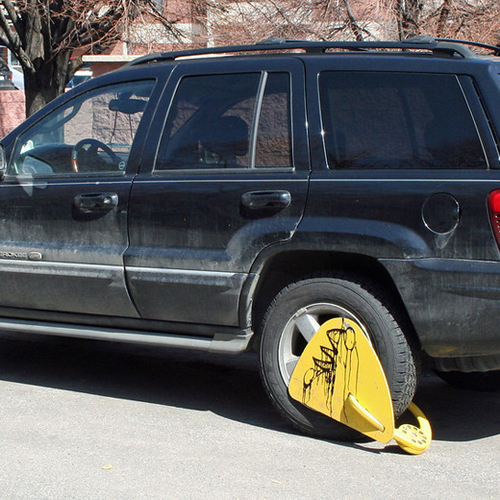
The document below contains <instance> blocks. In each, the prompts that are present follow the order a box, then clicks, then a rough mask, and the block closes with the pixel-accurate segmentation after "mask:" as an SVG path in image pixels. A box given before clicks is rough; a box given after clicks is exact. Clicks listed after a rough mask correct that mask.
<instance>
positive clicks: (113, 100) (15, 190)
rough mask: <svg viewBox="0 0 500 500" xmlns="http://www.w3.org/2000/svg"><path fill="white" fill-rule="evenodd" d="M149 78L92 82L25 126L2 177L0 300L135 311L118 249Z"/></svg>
mask: <svg viewBox="0 0 500 500" xmlns="http://www.w3.org/2000/svg"><path fill="white" fill-rule="evenodd" d="M153 87H154V81H152V80H144V81H142V80H141V81H126V82H121V83H114V84H110V85H106V86H103V87H98V88H94V89H93V90H92V89H91V90H88V91H87V92H85V93H83V94H82V93H81V94H79V95H76V96H75V97H74V98H73V99H70V100H67V99H64V98H63V99H62V101H63V103H62V104H61V105H60V106H58V107H56V108H55V109H54V108H52V111H50V112H49V113H48V114H46V115H45V116H43V117H42V118H41V119H39V120H38V121H36V122H35V123H34V124H33V125H32V126H31V127H29V128H27V129H26V128H25V129H24V130H23V129H21V132H20V133H19V135H18V137H17V138H16V142H15V145H14V148H13V151H12V154H11V161H10V164H9V169H8V172H7V175H6V176H5V178H4V179H3V180H2V182H1V183H0V217H1V221H2V222H1V224H0V306H3V307H14V308H23V309H32V310H39V311H57V312H71V313H84V314H99V315H111V316H137V311H136V310H135V308H134V307H133V305H132V303H131V301H130V299H129V296H128V293H127V290H126V286H125V280H124V269H123V253H124V251H125V249H126V248H127V246H128V235H127V211H128V201H129V193H130V187H131V183H132V179H133V177H134V175H135V173H136V171H137V163H138V161H137V155H138V149H137V148H136V146H135V144H134V137H135V136H136V132H137V130H138V128H139V127H140V123H141V117H142V115H143V113H144V110H145V108H146V105H147V103H148V99H149V96H150V95H151V92H152V90H153ZM87 88H88V87H87ZM34 314H35V315H36V313H34ZM32 315H33V314H32Z"/></svg>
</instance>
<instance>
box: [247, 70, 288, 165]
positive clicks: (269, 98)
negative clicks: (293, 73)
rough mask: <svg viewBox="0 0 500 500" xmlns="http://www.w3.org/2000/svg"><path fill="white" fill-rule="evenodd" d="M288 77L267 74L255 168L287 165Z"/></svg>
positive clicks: (279, 74)
mask: <svg viewBox="0 0 500 500" xmlns="http://www.w3.org/2000/svg"><path fill="white" fill-rule="evenodd" d="M290 122H291V120H290V76H289V74H288V73H270V74H269V75H268V76H267V82H266V87H265V92H264V96H263V99H262V107H261V112H260V118H259V127H258V132H257V142H256V149H255V166H256V167H290V166H291V165H292V158H291V156H292V154H291V140H290V129H291V123H290Z"/></svg>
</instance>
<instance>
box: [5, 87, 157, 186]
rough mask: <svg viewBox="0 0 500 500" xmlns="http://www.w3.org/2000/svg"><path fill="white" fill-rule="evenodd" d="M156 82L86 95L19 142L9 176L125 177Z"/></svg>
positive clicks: (21, 137) (46, 119)
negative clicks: (131, 150) (135, 138)
mask: <svg viewBox="0 0 500 500" xmlns="http://www.w3.org/2000/svg"><path fill="white" fill-rule="evenodd" d="M153 86H154V82H152V81H143V82H129V83H122V84H118V85H111V86H109V87H105V88H100V89H97V90H93V91H91V92H88V93H86V94H83V95H80V96H77V97H75V98H74V99H72V100H71V101H69V102H67V103H66V104H64V105H63V106H61V107H59V108H57V109H55V110H54V111H52V112H51V113H49V114H48V115H47V116H45V117H44V118H42V120H40V121H39V122H38V123H36V124H35V125H34V126H33V127H31V128H30V129H29V130H27V131H26V132H24V133H23V134H22V135H21V136H20V137H19V139H18V141H17V144H16V149H15V152H14V155H13V157H12V161H11V164H10V166H9V173H11V174H19V175H43V176H47V175H49V176H50V175H58V174H86V173H96V172H99V173H106V174H122V173H123V171H124V170H125V168H126V165H127V160H128V156H129V153H130V149H131V147H132V143H133V141H134V137H135V133H136V131H137V128H138V126H139V122H140V120H141V117H142V114H143V112H144V109H145V107H146V104H147V102H148V99H149V96H150V95H151V92H152V90H153Z"/></svg>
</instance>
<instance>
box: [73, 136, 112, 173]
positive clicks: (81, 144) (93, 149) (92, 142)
mask: <svg viewBox="0 0 500 500" xmlns="http://www.w3.org/2000/svg"><path fill="white" fill-rule="evenodd" d="M85 146H90V147H89V148H88V153H90V154H91V155H94V156H96V157H97V151H98V150H99V149H102V150H103V151H104V152H105V153H106V154H107V155H108V156H109V157H110V158H111V161H112V162H114V163H116V164H117V165H118V163H120V161H121V158H120V157H119V156H118V155H117V154H116V153H115V152H114V151H113V150H112V149H111V148H110V147H109V146H108V145H106V144H104V143H103V142H101V141H98V140H97V139H91V138H88V139H82V140H81V141H78V142H77V143H76V144H75V145H74V146H73V150H72V151H71V168H72V170H73V172H76V173H78V172H79V171H80V165H79V163H78V156H79V155H80V153H81V152H82V150H83V149H85Z"/></svg>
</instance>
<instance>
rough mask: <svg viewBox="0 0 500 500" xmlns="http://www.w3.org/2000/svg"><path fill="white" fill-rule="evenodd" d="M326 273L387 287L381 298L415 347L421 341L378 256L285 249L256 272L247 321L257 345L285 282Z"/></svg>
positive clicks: (394, 285) (285, 284)
mask: <svg viewBox="0 0 500 500" xmlns="http://www.w3.org/2000/svg"><path fill="white" fill-rule="evenodd" d="M318 274H325V275H332V276H334V275H337V276H349V277H351V278H352V279H354V280H357V281H360V282H362V283H365V284H370V283H373V284H374V285H375V284H376V285H378V288H379V289H380V288H382V289H383V290H384V296H383V297H381V299H382V300H383V301H384V303H386V305H387V304H389V305H390V308H391V310H392V312H393V313H394V314H395V315H397V317H398V319H399V321H400V322H401V324H403V325H404V328H405V334H406V335H407V337H408V341H409V342H411V343H412V344H413V347H417V346H418V347H419V341H418V337H417V334H416V332H415V329H414V327H413V324H412V322H411V319H410V317H409V315H408V312H407V310H406V307H405V305H404V303H403V300H402V298H401V295H400V293H399V291H398V288H397V286H396V284H395V282H394V280H393V278H392V276H391V275H390V273H389V272H388V271H387V269H386V268H385V267H384V266H383V265H382V264H381V263H380V262H379V261H378V260H377V259H375V258H373V257H370V256H367V255H362V254H353V253H343V252H321V251H296V250H295V251H285V252H280V253H277V254H275V255H274V256H272V257H271V258H269V259H267V260H266V261H265V262H264V263H263V264H261V265H260V268H259V269H258V271H257V272H256V275H257V279H256V280H255V282H254V284H253V288H254V290H253V292H252V293H251V294H249V295H248V297H247V301H248V303H247V307H246V308H242V310H244V311H248V313H247V314H249V317H248V318H247V322H249V324H251V325H252V327H253V330H254V332H255V335H254V345H255V344H256V343H257V342H258V340H259V338H260V334H261V325H262V320H263V318H264V315H265V313H266V310H267V308H268V307H269V305H270V304H271V302H272V300H273V299H274V297H275V296H276V295H277V294H278V293H279V292H280V291H281V290H282V289H283V288H285V287H286V286H288V285H290V284H292V283H294V282H296V281H300V280H302V279H305V278H307V277H310V276H312V275H318Z"/></svg>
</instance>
